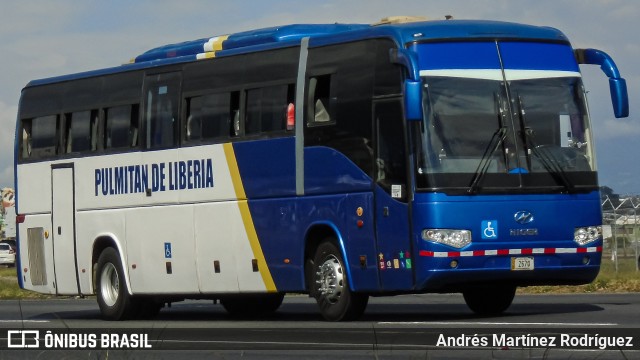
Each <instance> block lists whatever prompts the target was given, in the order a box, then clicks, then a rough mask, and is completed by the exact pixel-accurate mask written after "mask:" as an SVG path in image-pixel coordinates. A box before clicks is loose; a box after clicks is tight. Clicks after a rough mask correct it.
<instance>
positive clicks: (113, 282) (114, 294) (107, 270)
mask: <svg viewBox="0 0 640 360" xmlns="http://www.w3.org/2000/svg"><path fill="white" fill-rule="evenodd" d="M119 292H120V279H119V278H118V271H117V270H116V267H115V266H114V265H113V264H112V263H107V264H105V265H104V269H103V270H102V274H101V275H100V294H101V295H100V296H101V297H102V300H103V301H104V303H105V304H106V305H107V306H113V305H115V304H116V302H117V301H118V294H119Z"/></svg>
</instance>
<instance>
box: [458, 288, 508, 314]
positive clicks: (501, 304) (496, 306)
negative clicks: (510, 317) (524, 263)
mask: <svg viewBox="0 0 640 360" xmlns="http://www.w3.org/2000/svg"><path fill="white" fill-rule="evenodd" d="M462 295H463V296H464V301H465V302H466V303H467V306H468V307H469V308H470V309H471V310H472V311H473V312H475V313H476V314H478V315H498V314H501V313H503V312H504V311H505V310H507V308H509V306H511V303H512V302H513V298H514V297H515V295H516V287H515V286H501V287H488V288H479V289H472V290H467V291H464V292H463V293H462Z"/></svg>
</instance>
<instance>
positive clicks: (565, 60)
mask: <svg viewBox="0 0 640 360" xmlns="http://www.w3.org/2000/svg"><path fill="white" fill-rule="evenodd" d="M499 46H500V55H501V56H502V62H503V64H504V68H505V69H510V70H556V71H574V72H579V71H580V69H579V68H578V63H577V62H576V59H575V56H574V55H573V49H571V46H569V45H566V44H549V43H537V42H500V43H499Z"/></svg>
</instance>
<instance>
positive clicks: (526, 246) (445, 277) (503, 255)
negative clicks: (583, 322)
mask: <svg viewBox="0 0 640 360" xmlns="http://www.w3.org/2000/svg"><path fill="white" fill-rule="evenodd" d="M599 199H600V198H599V194H598V192H593V193H591V194H576V195H505V196H498V195H496V196H447V195H444V194H416V200H415V204H414V206H413V224H414V236H415V237H414V240H413V241H414V243H415V245H416V253H417V254H416V255H417V256H416V277H417V280H416V285H417V287H418V289H422V290H425V291H430V290H431V291H434V290H438V289H443V288H446V289H448V288H454V289H457V288H456V286H464V284H467V283H471V282H500V281H510V282H511V283H513V284H519V285H532V284H557V283H567V284H571V283H585V282H589V281H591V280H593V278H595V276H596V275H597V273H598V270H599V266H600V259H601V251H602V239H600V240H598V241H596V242H594V243H590V244H588V245H586V246H579V245H578V244H577V243H576V242H574V241H573V237H574V229H575V228H576V227H583V226H594V225H600V224H601V222H602V217H601V212H600V203H599ZM521 212H526V213H529V214H531V216H532V219H533V220H532V221H530V222H528V223H524V224H521V223H519V222H518V221H517V219H516V218H517V216H516V214H518V213H521ZM521 221H522V220H521ZM423 229H464V230H470V231H471V233H472V243H471V244H470V245H468V246H466V247H464V248H462V249H456V248H453V247H450V246H446V245H442V244H437V243H434V242H430V241H425V240H423V239H422V238H421V231H422V230H423ZM514 257H533V258H534V262H535V264H534V265H535V269H534V270H526V271H512V269H511V261H512V258H514ZM585 257H586V258H588V264H584V263H583V262H584V261H585ZM454 260H455V261H456V262H457V266H456V267H455V268H453V267H452V261H454Z"/></svg>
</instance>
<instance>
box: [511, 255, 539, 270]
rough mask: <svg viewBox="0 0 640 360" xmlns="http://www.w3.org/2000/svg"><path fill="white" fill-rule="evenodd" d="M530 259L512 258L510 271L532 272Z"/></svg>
mask: <svg viewBox="0 0 640 360" xmlns="http://www.w3.org/2000/svg"><path fill="white" fill-rule="evenodd" d="M533 269H534V267H533V258H532V257H512V258H511V270H514V271H515V270H533Z"/></svg>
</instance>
